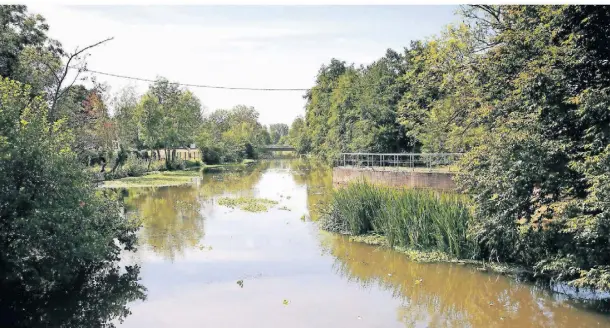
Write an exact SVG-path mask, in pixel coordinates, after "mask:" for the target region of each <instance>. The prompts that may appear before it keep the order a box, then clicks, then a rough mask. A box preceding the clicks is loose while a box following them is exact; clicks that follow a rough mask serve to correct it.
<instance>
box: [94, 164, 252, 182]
mask: <svg viewBox="0 0 610 328" xmlns="http://www.w3.org/2000/svg"><path fill="white" fill-rule="evenodd" d="M255 163H256V161H255V160H251V159H248V160H243V161H242V162H241V163H225V164H216V165H205V164H204V165H202V166H201V167H199V166H193V167H188V168H184V169H183V170H174V171H151V172H145V173H143V174H142V175H140V176H129V177H121V178H119V179H110V180H105V181H103V182H102V183H101V185H100V188H143V187H168V186H179V185H184V184H190V183H194V182H195V181H196V180H197V179H198V178H200V177H201V173H214V172H225V171H236V170H242V169H245V168H247V167H249V166H251V165H254V164H255Z"/></svg>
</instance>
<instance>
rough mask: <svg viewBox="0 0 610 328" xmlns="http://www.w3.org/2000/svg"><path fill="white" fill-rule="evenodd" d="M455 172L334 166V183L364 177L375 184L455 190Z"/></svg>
mask: <svg viewBox="0 0 610 328" xmlns="http://www.w3.org/2000/svg"><path fill="white" fill-rule="evenodd" d="M454 176H455V172H438V171H436V172H435V171H429V172H422V171H406V170H403V171H397V170H383V169H381V168H377V169H376V168H375V167H373V168H371V167H341V166H339V167H334V168H333V185H334V186H342V185H346V184H348V183H349V182H352V181H357V180H360V179H364V180H366V181H368V182H371V183H375V184H382V185H387V186H391V187H407V188H419V189H437V190H455V189H456V184H455V182H454V181H453V177H454Z"/></svg>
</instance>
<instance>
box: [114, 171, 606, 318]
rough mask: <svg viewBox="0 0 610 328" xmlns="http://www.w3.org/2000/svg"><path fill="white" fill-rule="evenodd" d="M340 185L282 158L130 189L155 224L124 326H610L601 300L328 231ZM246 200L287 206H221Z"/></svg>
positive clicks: (137, 257)
mask: <svg viewBox="0 0 610 328" xmlns="http://www.w3.org/2000/svg"><path fill="white" fill-rule="evenodd" d="M331 188H332V176H331V171H330V170H329V169H327V168H324V167H323V166H320V165H315V164H312V163H307V162H303V161H299V160H292V161H290V160H281V161H265V162H262V163H259V164H257V165H256V166H254V167H252V168H249V169H248V170H247V171H245V172H227V173H217V174H207V175H204V176H203V177H202V179H201V180H200V181H199V183H198V184H194V185H188V186H179V187H164V188H157V189H147V188H140V189H131V190H129V191H128V192H129V195H128V196H127V198H126V200H127V204H128V206H129V210H130V211H132V212H133V211H137V212H138V213H139V214H140V216H141V217H142V219H143V220H144V226H143V228H142V230H141V231H140V244H141V246H140V248H139V250H138V252H137V253H135V254H131V255H130V256H128V257H127V258H126V259H125V261H128V262H131V263H137V264H139V265H140V266H141V268H142V271H141V274H142V278H143V279H142V283H143V284H144V285H145V286H146V287H147V289H148V299H147V300H146V301H143V302H135V303H132V304H130V305H129V307H130V308H131V311H132V315H131V316H129V317H128V318H127V319H126V320H125V322H124V323H123V324H122V325H120V326H121V327H147V328H148V327H261V328H274V327H281V328H286V327H293V328H296V327H350V328H352V327H380V328H381V327H383V328H386V327H610V315H609V314H606V313H604V312H603V311H600V308H601V307H600V305H599V304H596V303H591V302H582V301H575V300H573V299H571V298H570V297H568V296H566V295H565V294H561V293H552V292H550V291H549V290H548V289H545V288H541V287H537V286H534V285H532V284H528V283H522V282H518V281H516V280H514V279H512V278H507V277H504V276H501V275H496V274H490V273H483V272H479V271H477V270H476V269H474V268H472V267H465V266H460V265H454V264H422V263H415V262H411V261H409V260H407V259H406V258H405V257H404V256H403V255H401V254H400V253H397V252H394V251H392V250H387V249H380V248H377V247H373V246H369V245H364V244H359V243H353V242H350V241H349V240H347V239H346V238H345V237H341V236H333V235H330V234H328V233H325V232H322V231H320V230H319V229H318V228H317V226H316V223H315V222H314V221H315V220H317V219H318V217H319V211H318V210H317V208H318V206H319V204H321V203H323V202H325V201H326V200H327V198H328V192H329V190H330V189H331ZM237 196H243V197H260V198H268V199H273V200H276V201H278V202H279V204H278V205H276V206H274V207H272V208H270V209H269V210H268V211H266V212H258V213H252V212H246V211H242V210H239V209H231V208H228V207H224V206H220V205H218V204H217V202H218V199H219V198H220V197H237ZM282 207H285V208H287V209H289V210H286V209H280V208H282ZM303 216H305V217H303ZM238 281H241V282H242V284H238Z"/></svg>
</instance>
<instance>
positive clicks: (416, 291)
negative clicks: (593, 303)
mask: <svg viewBox="0 0 610 328" xmlns="http://www.w3.org/2000/svg"><path fill="white" fill-rule="evenodd" d="M329 244H330V252H331V254H332V255H333V256H334V257H335V258H336V261H335V270H336V272H337V273H338V274H340V275H341V276H343V277H345V278H346V279H348V280H350V281H354V282H357V283H358V284H360V285H361V286H362V287H363V288H366V289H374V288H381V289H383V290H387V291H389V292H391V293H392V295H393V296H394V297H396V298H398V299H400V300H401V305H400V306H399V307H398V308H397V319H398V320H400V321H401V322H403V323H404V324H405V326H407V327H419V326H422V327H597V326H607V325H609V324H610V321H609V320H608V318H607V317H603V316H601V315H598V314H596V313H593V312H588V311H587V312H586V311H582V312H580V313H579V315H575V314H576V313H577V312H576V311H575V310H576V308H575V305H574V304H571V303H570V302H568V298H567V297H566V296H564V295H561V294H553V293H551V292H549V291H547V290H545V289H541V288H537V287H535V286H531V285H529V284H524V283H519V282H517V281H515V280H513V279H508V278H506V277H503V276H500V275H497V274H484V273H480V272H478V271H476V270H475V269H474V268H468V267H463V266H459V265H449V264H443V263H437V264H422V263H414V262H410V261H408V260H407V258H406V257H405V256H403V255H401V254H400V253H397V252H393V251H390V250H387V249H380V248H376V247H372V246H369V245H364V244H359V243H353V242H350V241H349V240H348V239H347V238H345V237H331V238H330V243H329Z"/></svg>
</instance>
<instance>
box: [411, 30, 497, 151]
mask: <svg viewBox="0 0 610 328" xmlns="http://www.w3.org/2000/svg"><path fill="white" fill-rule="evenodd" d="M481 46H482V45H481V44H480V42H478V39H477V38H476V33H474V32H473V31H472V29H470V28H469V27H468V26H467V25H465V24H460V25H457V26H449V27H447V28H446V29H445V30H444V31H443V33H442V34H441V35H440V36H439V37H435V38H431V39H429V40H427V41H426V42H421V41H417V42H413V43H412V45H411V49H410V50H409V51H408V53H407V55H408V57H409V68H408V69H407V71H406V72H405V74H404V76H403V80H404V83H406V84H407V85H408V92H405V93H404V94H403V96H402V99H401V101H400V106H399V117H400V122H401V123H402V125H403V126H404V127H405V131H406V132H407V133H408V134H409V135H410V136H411V137H413V138H415V139H416V140H417V142H419V143H420V144H421V146H422V151H424V152H464V151H466V150H468V149H469V148H470V147H472V146H473V144H476V142H477V140H478V139H477V138H478V137H479V136H480V135H481V133H482V128H481V122H482V121H483V119H484V118H485V117H486V115H485V114H486V111H488V110H489V106H488V105H487V104H484V103H483V101H482V99H481V92H480V83H479V80H478V79H479V77H480V76H479V75H478V74H477V72H478V69H479V67H480V66H479V63H478V61H479V60H480V56H479V55H477V51H478V50H479V49H480V48H481Z"/></svg>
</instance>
